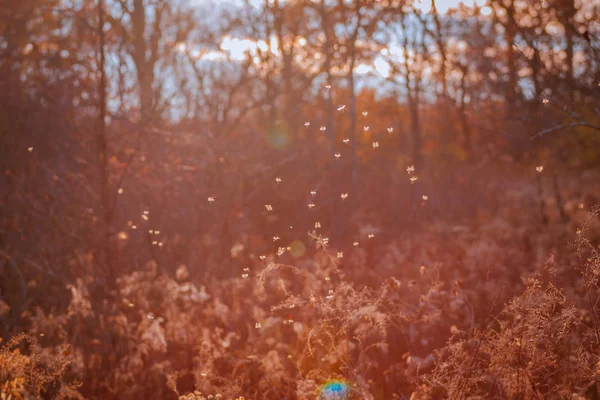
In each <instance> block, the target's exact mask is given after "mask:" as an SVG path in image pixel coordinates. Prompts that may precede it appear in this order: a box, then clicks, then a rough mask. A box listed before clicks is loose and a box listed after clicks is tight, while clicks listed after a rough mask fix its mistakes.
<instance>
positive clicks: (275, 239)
mask: <svg viewBox="0 0 600 400" xmlns="http://www.w3.org/2000/svg"><path fill="white" fill-rule="evenodd" d="M279 239H281V238H280V237H279V236H273V242H277V241H279Z"/></svg>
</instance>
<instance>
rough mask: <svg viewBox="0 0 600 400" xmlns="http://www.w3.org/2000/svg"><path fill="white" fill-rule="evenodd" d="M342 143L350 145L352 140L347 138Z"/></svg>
mask: <svg viewBox="0 0 600 400" xmlns="http://www.w3.org/2000/svg"><path fill="white" fill-rule="evenodd" d="M342 142H343V143H344V144H348V143H350V139H348V138H346V139H344V140H342Z"/></svg>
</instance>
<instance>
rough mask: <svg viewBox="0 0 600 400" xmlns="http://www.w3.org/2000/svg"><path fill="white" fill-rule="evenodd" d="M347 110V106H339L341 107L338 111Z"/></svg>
mask: <svg viewBox="0 0 600 400" xmlns="http://www.w3.org/2000/svg"><path fill="white" fill-rule="evenodd" d="M345 109H346V106H345V105H341V106H339V107H338V108H337V110H338V111H340V112H342V111H344V110H345Z"/></svg>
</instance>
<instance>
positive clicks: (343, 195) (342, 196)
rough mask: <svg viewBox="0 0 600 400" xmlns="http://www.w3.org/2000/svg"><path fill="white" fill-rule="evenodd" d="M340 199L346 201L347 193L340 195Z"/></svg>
mask: <svg viewBox="0 0 600 400" xmlns="http://www.w3.org/2000/svg"><path fill="white" fill-rule="evenodd" d="M340 197H341V198H342V200H346V199H347V198H348V193H342V194H341V195H340Z"/></svg>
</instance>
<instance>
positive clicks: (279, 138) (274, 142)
mask: <svg viewBox="0 0 600 400" xmlns="http://www.w3.org/2000/svg"><path fill="white" fill-rule="evenodd" d="M290 140H291V137H290V134H289V132H288V130H287V129H286V128H285V125H284V124H282V123H277V124H275V125H272V126H271V127H270V128H269V130H268V132H267V143H268V145H269V147H271V148H273V149H277V150H282V149H285V148H286V147H287V146H288V145H289V144H290Z"/></svg>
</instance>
